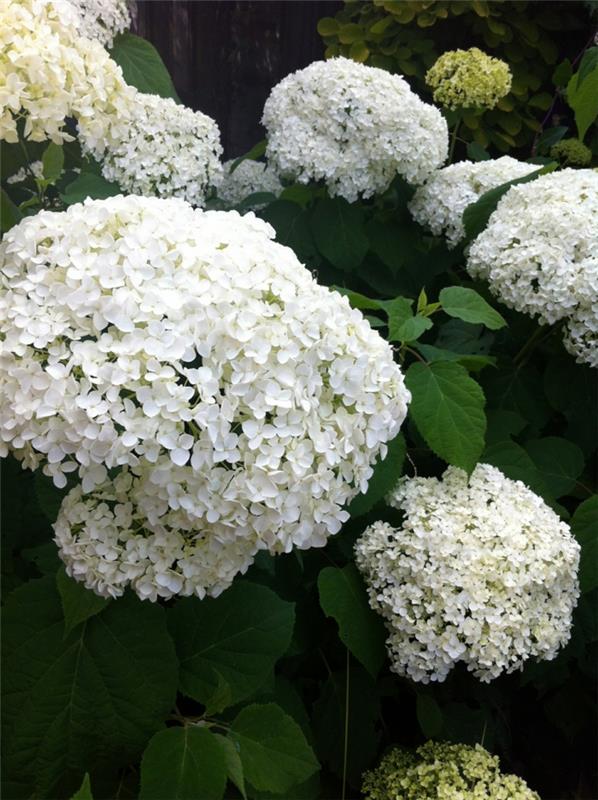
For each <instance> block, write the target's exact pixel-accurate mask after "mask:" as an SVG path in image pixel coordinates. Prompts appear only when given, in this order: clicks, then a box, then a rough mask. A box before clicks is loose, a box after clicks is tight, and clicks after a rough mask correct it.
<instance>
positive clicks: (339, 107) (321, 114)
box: [262, 58, 448, 202]
mask: <svg viewBox="0 0 598 800" xmlns="http://www.w3.org/2000/svg"><path fill="white" fill-rule="evenodd" d="M262 122H263V124H264V125H265V126H266V129H267V133H268V146H267V149H266V155H267V158H268V160H269V161H270V163H271V164H272V165H273V166H274V168H275V169H276V170H277V171H278V172H279V173H280V174H281V175H282V176H289V177H291V178H294V179H295V180H298V181H300V182H301V183H308V182H309V181H320V180H322V181H324V182H325V184H326V186H327V188H328V191H329V192H330V194H331V195H340V196H341V197H344V198H345V199H346V200H348V201H350V202H352V201H354V200H356V199H357V198H358V197H359V196H360V195H361V196H363V197H371V196H372V195H374V194H377V193H380V192H384V191H385V190H386V189H387V188H388V186H389V185H390V183H391V181H392V180H393V178H395V177H396V175H401V176H402V177H403V178H405V179H406V180H407V181H408V182H409V183H415V184H419V183H422V182H423V181H424V180H425V178H426V177H427V176H428V175H429V174H430V173H431V172H432V171H433V170H434V169H436V168H437V167H439V166H440V165H441V164H442V163H443V162H444V160H445V159H446V157H447V153H448V130H447V125H446V121H445V119H444V117H443V116H442V114H441V113H440V111H439V110H438V109H437V108H435V107H434V106H431V105H429V104H427V103H424V102H423V101H422V100H420V98H419V97H418V96H417V95H416V94H415V93H414V92H412V91H411V89H410V88H409V85H408V84H407V82H406V81H405V80H403V78H402V77H400V76H399V75H391V74H390V73H389V72H387V71H386V70H383V69H377V68H375V67H367V66H365V65H363V64H357V63H356V62H355V61H352V60H350V59H347V58H333V59H330V60H329V61H316V62H314V63H313V64H310V66H308V67H306V68H305V69H302V70H299V71H298V72H294V73H292V74H291V75H288V76H287V77H286V78H284V80H282V81H281V82H280V83H279V84H277V85H276V86H275V87H274V89H272V92H271V93H270V96H269V98H268V100H267V101H266V105H265V106H264V114H263V118H262Z"/></svg>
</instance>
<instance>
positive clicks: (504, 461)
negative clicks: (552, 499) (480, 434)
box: [482, 441, 550, 499]
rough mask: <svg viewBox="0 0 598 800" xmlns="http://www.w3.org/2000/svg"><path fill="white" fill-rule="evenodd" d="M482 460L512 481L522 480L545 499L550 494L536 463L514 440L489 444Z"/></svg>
mask: <svg viewBox="0 0 598 800" xmlns="http://www.w3.org/2000/svg"><path fill="white" fill-rule="evenodd" d="M482 461H483V462H484V463H485V464H492V465H493V466H495V467H498V469H499V470H500V471H501V472H503V473H504V474H505V475H506V476H507V478H511V480H514V481H522V482H523V483H524V484H525V485H526V486H527V487H529V488H530V489H531V490H532V491H534V492H536V494H539V495H540V496H542V497H544V498H545V499H546V498H547V497H549V496H550V495H549V491H548V488H547V486H546V484H545V483H544V481H543V480H542V477H541V475H540V474H539V472H538V470H537V468H536V465H535V464H534V462H533V461H532V459H531V458H530V457H529V455H528V454H527V453H526V452H525V450H524V449H523V447H521V445H519V444H516V442H511V441H503V442H496V443H495V444H492V445H490V446H489V447H487V448H486V450H485V451H484V455H483V456H482Z"/></svg>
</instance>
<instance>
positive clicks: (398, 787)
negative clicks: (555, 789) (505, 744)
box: [362, 741, 540, 800]
mask: <svg viewBox="0 0 598 800" xmlns="http://www.w3.org/2000/svg"><path fill="white" fill-rule="evenodd" d="M362 792H363V794H364V798H365V800H449V799H450V800H540V796H539V795H538V794H536V792H534V791H532V790H531V789H530V788H529V787H528V785H527V784H526V783H525V781H524V780H522V779H521V778H518V777H517V776H516V775H503V774H502V773H501V771H500V765H499V761H498V758H497V756H493V755H490V753H489V752H488V751H487V750H484V748H483V747H481V746H480V745H479V744H476V745H475V747H471V746H469V745H465V744H448V743H445V742H432V741H430V742H426V743H425V744H424V745H422V746H421V747H418V748H417V750H416V751H415V753H411V752H409V751H406V750H402V749H401V748H395V749H394V750H391V751H390V752H389V753H387V754H386V755H385V756H384V758H383V759H382V761H381V762H380V764H379V766H378V767H376V769H373V770H371V771H370V772H366V773H365V774H364V776H363V787H362Z"/></svg>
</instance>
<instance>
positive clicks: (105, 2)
mask: <svg viewBox="0 0 598 800" xmlns="http://www.w3.org/2000/svg"><path fill="white" fill-rule="evenodd" d="M58 2H60V3H61V4H64V3H67V2H68V3H70V4H71V5H73V6H74V7H75V8H76V9H77V12H78V14H79V21H78V24H77V28H78V30H79V33H80V34H81V36H86V37H87V38H88V39H96V40H97V41H98V42H99V43H100V44H102V45H103V46H104V47H107V48H110V47H112V43H113V41H114V37H115V36H116V35H117V34H119V33H122V32H123V31H126V30H128V29H129V28H130V27H131V13H130V11H129V3H128V2H127V0H58Z"/></svg>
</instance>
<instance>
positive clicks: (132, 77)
mask: <svg viewBox="0 0 598 800" xmlns="http://www.w3.org/2000/svg"><path fill="white" fill-rule="evenodd" d="M110 55H111V56H112V58H113V59H114V60H115V61H116V63H117V64H118V65H119V67H120V68H121V69H122V71H123V75H124V77H125V80H126V82H127V83H128V84H129V85H130V86H134V87H135V88H136V89H139V91H140V92H145V93H146V94H158V95H160V97H172V98H173V99H174V100H178V97H177V93H176V91H175V88H174V85H173V83H172V79H171V77H170V75H169V74H168V70H167V69H166V67H165V66H164V62H163V61H162V59H161V58H160V54H159V53H158V51H157V50H156V48H155V47H154V46H153V44H150V42H148V41H147V39H142V38H141V37H140V36H135V35H134V34H133V33H121V34H119V35H118V36H117V37H116V39H115V40H114V44H113V46H112V50H111V51H110Z"/></svg>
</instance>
